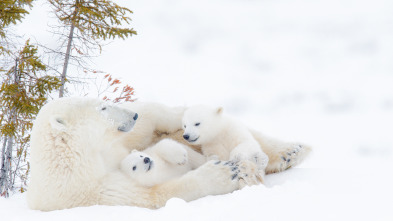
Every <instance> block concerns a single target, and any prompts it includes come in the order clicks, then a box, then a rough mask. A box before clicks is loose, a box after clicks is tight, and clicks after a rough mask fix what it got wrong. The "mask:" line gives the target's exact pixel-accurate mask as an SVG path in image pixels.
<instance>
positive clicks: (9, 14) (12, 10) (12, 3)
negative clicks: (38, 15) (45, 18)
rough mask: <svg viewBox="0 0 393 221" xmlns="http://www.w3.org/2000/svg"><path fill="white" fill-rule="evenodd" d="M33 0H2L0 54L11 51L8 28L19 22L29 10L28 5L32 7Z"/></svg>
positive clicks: (0, 2) (0, 7)
mask: <svg viewBox="0 0 393 221" xmlns="http://www.w3.org/2000/svg"><path fill="white" fill-rule="evenodd" d="M32 2H33V0H1V1H0V56H1V55H3V54H4V53H10V50H9V49H8V47H7V45H5V42H7V39H6V37H7V35H6V29H7V28H8V27H9V26H10V25H11V24H14V25H15V24H17V23H18V22H20V21H22V18H24V16H25V15H26V14H29V12H28V11H27V10H26V9H24V7H25V6H26V5H27V6H29V7H32Z"/></svg>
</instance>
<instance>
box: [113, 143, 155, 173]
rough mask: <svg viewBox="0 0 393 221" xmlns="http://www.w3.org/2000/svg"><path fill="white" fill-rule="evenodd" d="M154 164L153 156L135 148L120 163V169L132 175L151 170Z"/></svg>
mask: <svg viewBox="0 0 393 221" xmlns="http://www.w3.org/2000/svg"><path fill="white" fill-rule="evenodd" d="M153 165H154V161H153V158H152V157H151V156H149V155H148V154H146V153H143V152H140V151H137V150H133V151H132V152H131V153H130V154H129V155H128V156H127V157H126V158H124V160H123V161H122V162H121V164H120V169H121V170H122V171H123V172H125V173H126V174H128V175H129V176H131V177H134V178H135V177H137V176H138V175H139V174H141V173H146V172H149V171H150V170H151V169H152V168H153Z"/></svg>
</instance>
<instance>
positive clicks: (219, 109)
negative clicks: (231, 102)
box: [216, 107, 224, 115]
mask: <svg viewBox="0 0 393 221" xmlns="http://www.w3.org/2000/svg"><path fill="white" fill-rule="evenodd" d="M223 111H224V108H223V107H219V108H217V109H216V113H217V114H218V115H220V114H222V112H223Z"/></svg>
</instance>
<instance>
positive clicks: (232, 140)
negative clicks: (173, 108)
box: [182, 105, 269, 176]
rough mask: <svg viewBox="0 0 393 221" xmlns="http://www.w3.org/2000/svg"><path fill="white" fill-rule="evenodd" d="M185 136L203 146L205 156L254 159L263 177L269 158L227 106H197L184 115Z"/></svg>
mask: <svg viewBox="0 0 393 221" xmlns="http://www.w3.org/2000/svg"><path fill="white" fill-rule="evenodd" d="M182 122H183V128H184V134H183V138H184V139H185V140H186V141H188V142H189V143H190V144H193V145H201V147H202V153H203V155H205V156H207V157H208V158H217V157H218V158H219V159H220V160H235V161H238V160H245V159H246V160H250V161H253V162H255V163H256V164H257V166H258V170H259V171H260V174H261V175H262V176H263V175H264V173H265V172H264V171H265V168H266V166H267V164H268V161H269V158H268V156H267V155H266V154H265V153H264V152H263V151H262V149H261V147H260V145H259V143H258V142H257V141H256V140H255V139H254V137H253V135H252V134H251V132H250V131H249V129H248V128H247V127H245V126H244V125H242V124H241V123H239V122H236V121H235V120H233V119H231V118H229V117H227V116H225V115H224V114H223V108H222V107H219V108H210V107H207V106H202V105H197V106H191V107H189V108H188V109H187V110H186V111H185V112H184V115H183V119H182Z"/></svg>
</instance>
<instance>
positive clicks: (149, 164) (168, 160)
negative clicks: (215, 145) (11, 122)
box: [120, 139, 206, 187]
mask: <svg viewBox="0 0 393 221" xmlns="http://www.w3.org/2000/svg"><path fill="white" fill-rule="evenodd" d="M189 155H190V158H189ZM205 162H206V158H205V157H204V156H203V155H202V154H200V153H197V152H195V151H194V150H192V149H191V148H190V147H188V146H186V145H184V144H180V143H178V142H176V141H174V140H172V139H163V140H161V141H160V142H158V143H157V144H155V145H153V146H151V147H149V148H147V149H146V150H144V151H143V152H141V151H137V150H133V151H132V152H131V154H129V155H128V156H127V157H126V158H124V160H123V161H122V162H121V166H120V169H121V170H122V171H123V172H124V173H126V174H127V175H129V176H130V177H131V178H132V179H133V180H134V181H135V182H137V183H138V184H140V185H142V186H147V187H151V186H154V185H156V184H159V183H163V182H165V181H168V180H170V179H173V178H176V177H180V176H182V175H184V174H185V173H187V172H189V171H190V170H193V169H196V168H198V167H199V166H201V165H202V164H203V163H205Z"/></svg>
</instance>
